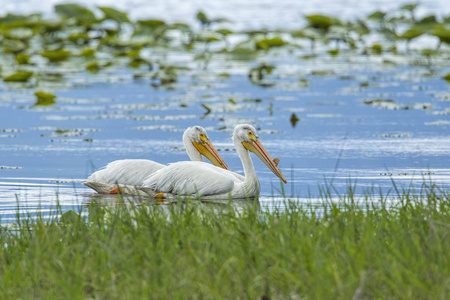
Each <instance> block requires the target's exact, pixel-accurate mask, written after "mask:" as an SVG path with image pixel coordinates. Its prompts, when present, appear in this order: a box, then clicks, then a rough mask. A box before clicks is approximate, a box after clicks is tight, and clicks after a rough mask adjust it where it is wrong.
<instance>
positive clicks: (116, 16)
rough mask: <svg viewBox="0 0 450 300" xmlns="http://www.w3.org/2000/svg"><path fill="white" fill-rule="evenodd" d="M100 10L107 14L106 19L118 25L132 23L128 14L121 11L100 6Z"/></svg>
mask: <svg viewBox="0 0 450 300" xmlns="http://www.w3.org/2000/svg"><path fill="white" fill-rule="evenodd" d="M98 8H99V9H100V10H101V11H102V12H103V13H104V14H105V19H111V20H114V21H116V22H118V23H129V22H130V19H128V16H127V14H126V13H124V12H122V11H120V10H117V9H114V8H111V7H106V6H99V7H98Z"/></svg>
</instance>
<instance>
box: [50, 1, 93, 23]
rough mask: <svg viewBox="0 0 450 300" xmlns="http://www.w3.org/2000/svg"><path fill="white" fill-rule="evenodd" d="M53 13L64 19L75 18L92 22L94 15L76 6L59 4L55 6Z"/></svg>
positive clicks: (84, 8)
mask: <svg viewBox="0 0 450 300" xmlns="http://www.w3.org/2000/svg"><path fill="white" fill-rule="evenodd" d="M55 12H56V13H57V14H58V15H60V16H61V17H64V18H76V19H78V20H82V21H86V22H92V21H95V20H96V18H95V15H94V13H93V12H92V11H90V10H89V9H87V8H86V7H83V6H81V5H78V4H73V3H70V4H59V5H56V6H55Z"/></svg>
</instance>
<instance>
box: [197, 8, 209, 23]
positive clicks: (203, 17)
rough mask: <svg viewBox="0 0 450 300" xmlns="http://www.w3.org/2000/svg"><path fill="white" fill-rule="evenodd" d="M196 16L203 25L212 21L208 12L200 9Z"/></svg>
mask: <svg viewBox="0 0 450 300" xmlns="http://www.w3.org/2000/svg"><path fill="white" fill-rule="evenodd" d="M195 17H196V18H197V20H199V21H200V23H202V25H208V24H209V23H210V22H211V21H210V20H209V18H208V17H207V16H206V14H205V13H204V12H202V11H199V12H198V13H197V15H196V16H195Z"/></svg>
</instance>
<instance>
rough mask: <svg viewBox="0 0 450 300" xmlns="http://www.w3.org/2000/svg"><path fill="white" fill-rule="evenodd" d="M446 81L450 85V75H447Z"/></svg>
mask: <svg viewBox="0 0 450 300" xmlns="http://www.w3.org/2000/svg"><path fill="white" fill-rule="evenodd" d="M443 78H444V80H445V81H447V82H448V83H450V73H447V74H446V75H445V76H444V77H443Z"/></svg>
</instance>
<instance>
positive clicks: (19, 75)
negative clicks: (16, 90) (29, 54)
mask: <svg viewBox="0 0 450 300" xmlns="http://www.w3.org/2000/svg"><path fill="white" fill-rule="evenodd" d="M31 76H33V72H29V71H18V72H16V73H14V74H11V75H9V76H7V77H5V78H3V81H5V82H26V81H28V80H29V79H30V78H31Z"/></svg>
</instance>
